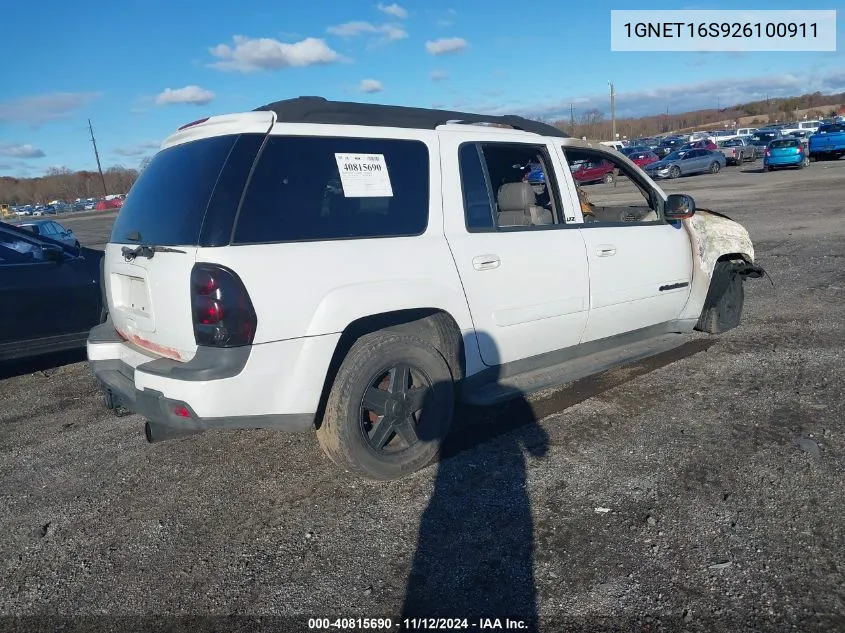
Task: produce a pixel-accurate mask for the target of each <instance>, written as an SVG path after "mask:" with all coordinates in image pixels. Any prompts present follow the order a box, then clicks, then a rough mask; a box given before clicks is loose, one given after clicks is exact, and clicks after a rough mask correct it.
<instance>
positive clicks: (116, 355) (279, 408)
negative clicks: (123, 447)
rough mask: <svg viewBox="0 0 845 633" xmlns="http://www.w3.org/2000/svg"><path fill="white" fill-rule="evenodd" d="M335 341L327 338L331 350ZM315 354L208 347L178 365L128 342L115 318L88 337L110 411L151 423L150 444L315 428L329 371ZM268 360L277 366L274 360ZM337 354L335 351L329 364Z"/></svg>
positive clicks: (287, 346)
mask: <svg viewBox="0 0 845 633" xmlns="http://www.w3.org/2000/svg"><path fill="white" fill-rule="evenodd" d="M315 338H317V339H319V338H321V337H315ZM331 342H332V341H324V344H325V345H324V346H325V347H326V349H327V350H328V349H329V345H328V344H327V343H331ZM257 348H265V349H261V350H257ZM314 351H315V350H314V349H313V342H312V345H311V347H309V345H307V344H306V342H303V341H299V342H296V343H295V344H294V343H291V342H287V341H283V342H281V343H275V344H265V345H258V346H252V347H246V348H233V349H228V350H207V349H206V350H203V353H198V354H197V355H196V356H195V357H194V359H193V360H192V361H189V362H186V363H178V362H176V361H169V360H167V359H163V358H158V359H156V358H152V357H150V356H148V355H146V354H145V352H144V351H143V350H139V349H137V348H135V347H134V346H132V345H131V344H129V343H127V342H126V341H125V340H124V339H123V338H121V337H120V335H118V334H117V332H116V331H115V329H114V326H113V325H112V322H111V320H110V319H109V320H107V321H106V322H105V323H103V324H102V325H99V326H97V327H95V328H94V329H93V330H91V333H90V334H89V337H88V359H89V360H88V362H89V367H90V369H91V372H92V373H93V375H94V377H95V379H96V380H97V381H98V382H99V383H100V384H101V386H102V388H103V389H104V391H105V392H106V393H107V394H108V396H109V398H108V399H109V400H110V403H111V406H113V407H118V406H120V407H123V408H124V409H127V410H129V411H131V412H133V413H137V414H139V415H141V416H143V417H144V418H146V419H147V420H148V421H149V422H150V424H149V425H148V428H147V436H148V439H150V440H151V441H152V440H157V439H167V438H169V437H178V436H181V435H190V434H193V433H198V432H201V431H205V430H209V429H256V428H273V429H278V430H283V431H292V432H303V431H308V430H312V429H313V428H314V422H315V418H316V414H315V413H313V411H316V410H317V403H318V400H319V393H320V390H321V389H322V381H323V378H324V377H325V371H323V373H322V374H320V373H319V370H320V367H319V365H320V358H319V357H320V356H322V355H324V354H317V355H316V356H315V354H313V352H314ZM331 351H333V346H332V348H331ZM268 355H269V358H270V359H272V360H274V361H275V362H272V363H269V362H268ZM286 356H287V358H285V357H286ZM330 357H331V352H329V357H328V358H326V361H325V362H326V365H327V364H328V362H329V360H330ZM284 361H287V362H284ZM298 369H299V370H301V371H299V372H297V370H298ZM297 373H298V374H299V375H296V374H297ZM315 376H316V379H315V378H314V377H315ZM312 383H314V384H312ZM312 392H315V393H312ZM303 394H310V395H309V397H307V398H303ZM312 403H313V406H309V405H311V404H312ZM300 407H302V408H300ZM303 410H304V411H306V412H305V413H301V412H300V411H303ZM151 431H152V435H153V437H150V433H151Z"/></svg>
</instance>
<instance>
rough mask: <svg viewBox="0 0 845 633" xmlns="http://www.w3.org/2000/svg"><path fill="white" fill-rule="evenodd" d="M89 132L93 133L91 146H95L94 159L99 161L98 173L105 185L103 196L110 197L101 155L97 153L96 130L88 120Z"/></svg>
mask: <svg viewBox="0 0 845 633" xmlns="http://www.w3.org/2000/svg"><path fill="white" fill-rule="evenodd" d="M88 131H89V132H91V144H92V145H94V158H96V159H97V171H99V172H100V180H101V181H102V183H103V195H104V196H107V195H109V190H108V189H107V188H106V177H105V176H104V175H103V167H102V165H100V153H99V152H98V151H97V140H96V139H95V138H94V128H93V126H92V125H91V119H88Z"/></svg>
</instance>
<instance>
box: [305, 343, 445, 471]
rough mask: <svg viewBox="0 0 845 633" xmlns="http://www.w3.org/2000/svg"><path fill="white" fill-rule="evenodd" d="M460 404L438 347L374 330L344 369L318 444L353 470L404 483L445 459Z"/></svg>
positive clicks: (348, 358)
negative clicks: (439, 458) (441, 455)
mask: <svg viewBox="0 0 845 633" xmlns="http://www.w3.org/2000/svg"><path fill="white" fill-rule="evenodd" d="M454 405H455V387H454V382H453V379H452V373H451V372H450V370H449V365H448V364H447V362H446V360H445V359H444V358H443V356H442V355H441V354H440V352H439V351H438V350H437V349H436V348H434V347H433V346H432V345H430V344H429V343H427V342H426V341H423V340H422V339H419V338H417V337H415V336H412V335H409V334H397V333H392V332H384V331H379V332H374V333H372V334H367V335H365V336H363V337H361V338H360V339H359V340H358V341H356V342H355V344H354V345H353V346H352V348H351V349H350V350H349V353H348V354H347V356H346V358H344V360H343V362H342V363H341V366H340V369H339V370H338V373H337V377H336V378H335V381H334V384H333V385H332V388H331V392H330V393H329V397H328V401H327V402H326V410H325V414H324V415H323V420H322V424H321V425H320V428H319V429H317V439H318V440H319V442H320V446H321V447H322V449H323V451H324V452H325V453H326V455H328V457H329V458H330V459H331V460H332V461H333V462H334V463H335V464H337V465H338V466H339V467H340V468H342V469H344V470H346V471H347V472H352V473H355V474H357V475H360V476H362V477H365V478H367V479H373V480H378V481H387V480H391V479H398V478H400V477H403V476H405V475H409V474H411V473H413V472H415V471H417V470H420V469H421V468H424V467H426V466H428V465H429V464H431V463H432V461H433V460H435V459H436V458H437V456H438V455H439V453H440V447H441V445H442V443H443V440H444V438H445V436H446V433H447V432H448V430H449V426H450V424H451V421H452V413H453V409H454ZM383 425H385V426H383ZM382 429H383V430H382Z"/></svg>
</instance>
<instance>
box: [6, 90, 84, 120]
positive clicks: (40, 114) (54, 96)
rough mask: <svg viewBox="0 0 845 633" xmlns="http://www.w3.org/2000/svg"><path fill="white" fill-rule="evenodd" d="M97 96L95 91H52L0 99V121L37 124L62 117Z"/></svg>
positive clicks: (65, 116)
mask: <svg viewBox="0 0 845 633" xmlns="http://www.w3.org/2000/svg"><path fill="white" fill-rule="evenodd" d="M99 96H100V94H99V93H97V92H53V93H50V94H46V95H38V96H35V97H20V98H17V99H9V100H7V101H0V123H29V124H32V125H39V124H41V123H45V122H47V121H55V120H57V119H64V118H67V117H68V116H69V115H70V113H71V112H73V111H74V110H77V109H79V108H81V107H82V106H84V105H87V104H88V103H90V102H91V101H93V100H94V99H96V98H97V97H99Z"/></svg>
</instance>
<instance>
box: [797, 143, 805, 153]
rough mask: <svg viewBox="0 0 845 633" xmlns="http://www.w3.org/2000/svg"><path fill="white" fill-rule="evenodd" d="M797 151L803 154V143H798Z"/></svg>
mask: <svg viewBox="0 0 845 633" xmlns="http://www.w3.org/2000/svg"><path fill="white" fill-rule="evenodd" d="M798 153H799V154H803V153H804V146H803V145H799V146H798Z"/></svg>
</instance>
